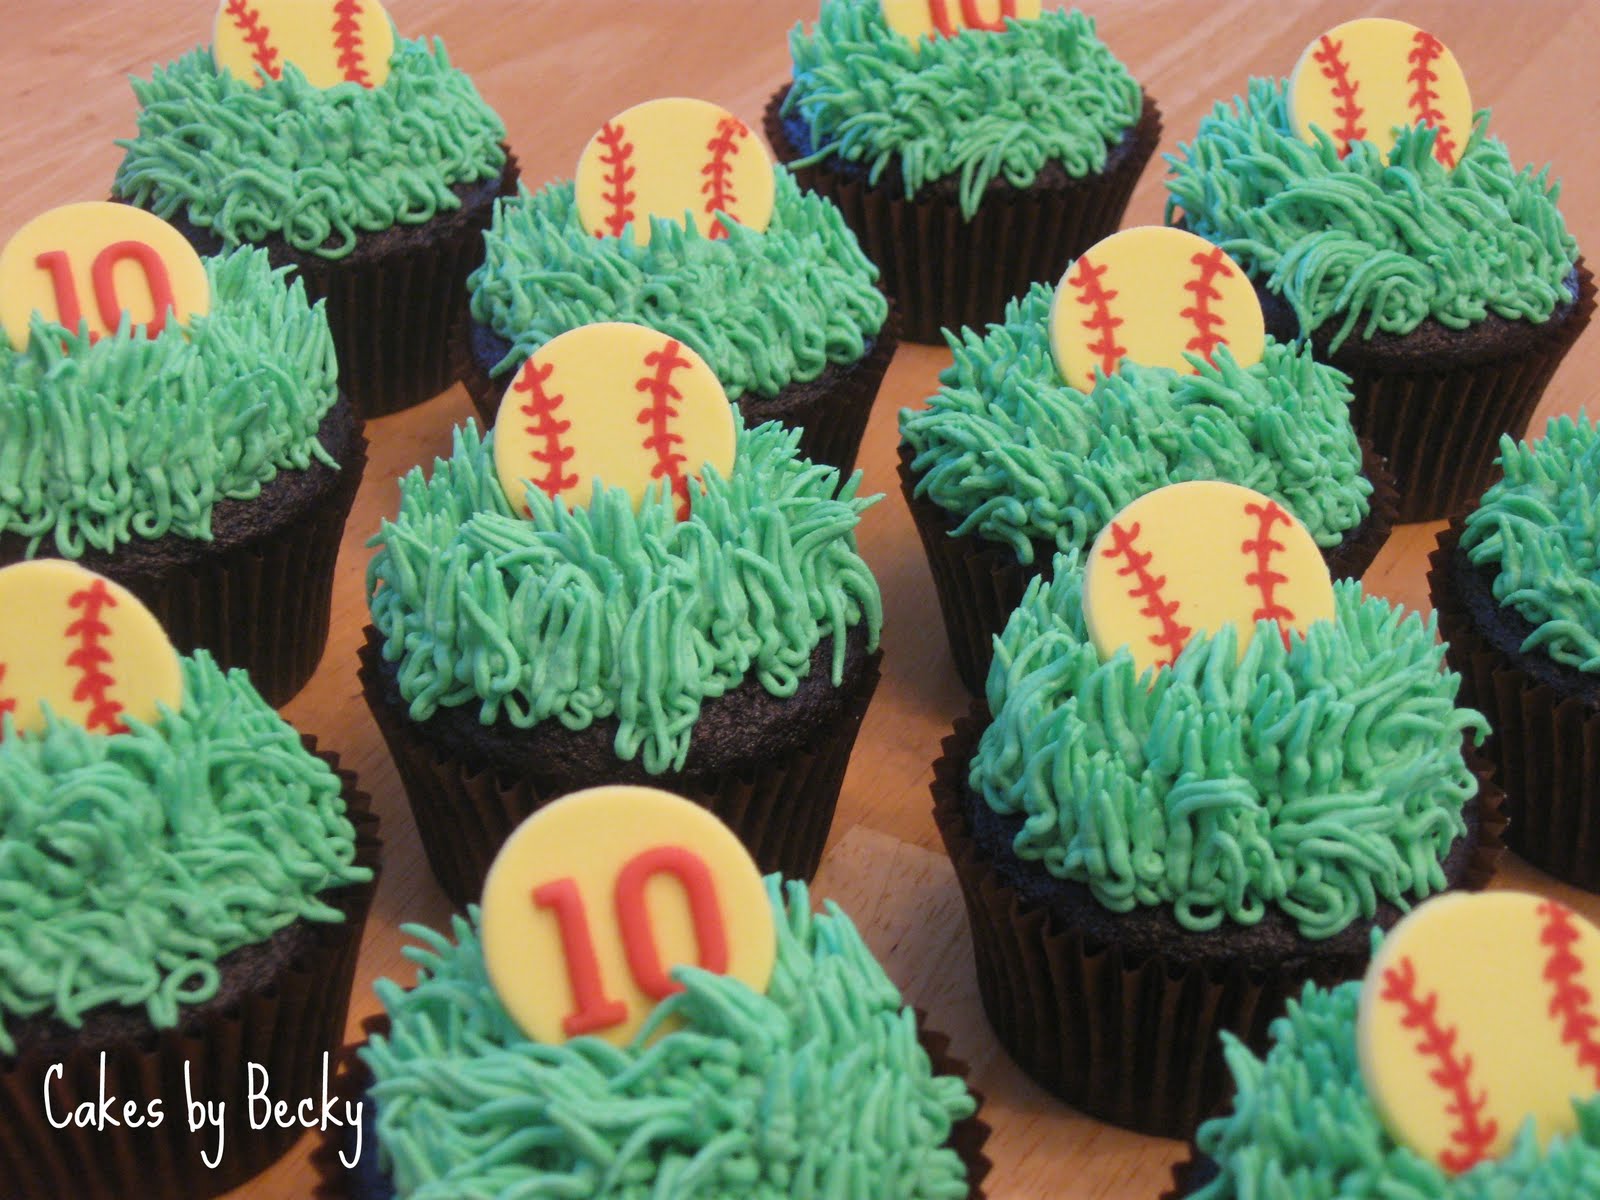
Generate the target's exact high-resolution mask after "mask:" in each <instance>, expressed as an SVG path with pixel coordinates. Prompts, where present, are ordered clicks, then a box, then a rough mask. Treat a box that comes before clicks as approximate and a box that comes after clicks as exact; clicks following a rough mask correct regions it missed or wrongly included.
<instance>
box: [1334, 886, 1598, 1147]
mask: <svg viewBox="0 0 1600 1200" xmlns="http://www.w3.org/2000/svg"><path fill="white" fill-rule="evenodd" d="M1356 1054H1357V1060H1358V1061H1359V1063H1360V1067H1361V1077H1362V1080H1363V1081H1364V1082H1365V1083H1366V1086H1367V1091H1368V1093H1369V1094H1370V1095H1371V1097H1372V1101H1373V1104H1374V1105H1375V1106H1376V1108H1377V1110H1378V1114H1379V1116H1380V1117H1382V1119H1383V1122H1384V1124H1385V1126H1386V1127H1387V1128H1388V1129H1389V1131H1390V1133H1392V1134H1393V1135H1394V1137H1395V1140H1396V1141H1399V1142H1401V1143H1402V1144H1404V1145H1407V1146H1409V1147H1410V1148H1411V1149H1413V1150H1415V1151H1416V1152H1417V1153H1418V1154H1420V1155H1422V1156H1423V1157H1424V1158H1426V1159H1428V1160H1430V1161H1432V1162H1436V1163H1438V1164H1439V1165H1440V1166H1442V1167H1444V1168H1445V1169H1446V1170H1447V1171H1452V1172H1460V1171H1465V1170H1467V1169H1468V1168H1469V1167H1471V1166H1472V1165H1473V1164H1474V1163H1477V1162H1481V1161H1482V1160H1484V1159H1487V1158H1494V1157H1496V1156H1497V1155H1500V1154H1503V1153H1504V1152H1505V1151H1506V1150H1507V1149H1508V1148H1509V1147H1510V1145H1511V1143H1512V1141H1513V1140H1514V1139H1515V1138H1516V1136H1517V1134H1518V1133H1519V1132H1520V1131H1521V1129H1522V1127H1523V1125H1524V1124H1525V1123H1527V1122H1529V1121H1531V1122H1532V1124H1533V1128H1534V1131H1535V1133H1536V1134H1537V1136H1538V1138H1539V1141H1540V1142H1541V1143H1547V1142H1548V1141H1549V1139H1550V1137H1551V1136H1552V1135H1554V1134H1558V1133H1570V1132H1572V1131H1573V1130H1575V1129H1576V1128H1577V1124H1578V1121H1577V1114H1576V1112H1575V1111H1574V1110H1573V1101H1574V1100H1578V1099H1583V1098H1585V1097H1588V1096H1592V1095H1593V1094H1594V1093H1595V1092H1596V1091H1600V929H1596V928H1595V927H1594V926H1593V925H1591V924H1590V923H1589V922H1588V921H1586V920H1584V919H1583V918H1582V917H1580V916H1578V915H1577V914H1576V913H1574V912H1573V911H1572V910H1571V909H1569V908H1568V907H1566V906H1565V905H1564V904H1561V903H1560V902H1559V901H1556V900H1550V899H1546V898H1545V897H1543V896H1530V895H1524V894H1522V893H1520V892H1503V891H1493V892H1482V893H1477V894H1469V893H1461V892H1452V893H1450V894H1448V895H1445V896H1440V897H1438V898H1437V899H1434V900H1430V901H1428V902H1427V903H1426V904H1423V905H1421V906H1420V907H1418V908H1417V909H1416V910H1414V911H1413V912H1411V913H1409V914H1408V915H1407V916H1405V917H1404V918H1403V919H1402V920H1401V921H1400V922H1399V923H1398V924H1397V925H1396V926H1395V927H1394V928H1393V929H1392V930H1391V931H1390V932H1389V935H1388V937H1386V938H1385V939H1384V942H1383V945H1382V947H1381V948H1380V949H1379V951H1378V953H1377V954H1376V955H1375V956H1374V957H1373V959H1372V962H1371V964H1370V965H1369V966H1368V967H1367V973H1366V977H1365V979H1364V980H1363V982H1362V985H1361V1003H1360V1008H1359V1015H1358V1016H1357V1018H1356Z"/></svg>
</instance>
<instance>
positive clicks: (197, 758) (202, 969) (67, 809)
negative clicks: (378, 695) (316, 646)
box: [0, 562, 378, 1200]
mask: <svg viewBox="0 0 1600 1200" xmlns="http://www.w3.org/2000/svg"><path fill="white" fill-rule="evenodd" d="M24 596H27V597H31V600H29V601H27V604H28V607H27V608H26V610H25V611H27V612H28V613H29V619H28V620H27V621H26V622H21V621H17V622H13V623H12V627H11V631H10V632H8V633H7V634H5V635H4V639H3V646H0V653H3V657H4V660H5V663H6V670H5V672H4V676H3V680H0V688H3V689H4V700H3V703H0V712H3V713H4V714H5V715H4V716H3V717H0V734H3V739H0V892H4V894H5V895H6V896H7V897H9V901H8V903H7V905H6V914H5V916H4V917H3V918H0V965H3V970H0V1157H3V1159H4V1161H5V1162H6V1163H7V1164H8V1165H7V1171H6V1194H7V1195H8V1196H13V1197H19V1198H24V1200H29V1198H33V1197H39V1198H47V1197H48V1198H54V1197H60V1196H81V1197H107V1198H111V1197H126V1196H129V1195H135V1194H137V1195H139V1196H148V1197H158V1198H159V1197H172V1198H174V1200H178V1198H182V1200H194V1198H196V1197H205V1196H212V1195H215V1194H217V1193H219V1192H222V1191H226V1190H227V1189H228V1188H230V1187H233V1186H235V1185H237V1184H239V1183H241V1182H243V1181H244V1180H246V1179H248V1178H249V1177H251V1176H252V1175H254V1174H256V1173H257V1172H259V1171H261V1170H263V1169H264V1168H265V1167H266V1166H268V1165H269V1164H270V1163H271V1162H273V1161H274V1160H275V1159H277V1158H278V1157H280V1156H281V1155H282V1154H284V1153H285V1152H286V1151H287V1150H288V1149H289V1148H290V1146H292V1145H293V1143H294V1142H295V1141H296V1140H297V1138H298V1136H299V1134H300V1132H301V1131H300V1130H299V1129H298V1128H294V1129H282V1128H279V1127H277V1126H269V1127H268V1128H266V1129H264V1130H258V1129H253V1128H251V1126H250V1124H249V1123H248V1121H247V1111H248V1110H247V1103H248V1101H247V1089H248V1088H249V1087H250V1086H251V1085H252V1083H253V1084H254V1085H255V1086H257V1087H259V1086H261V1084H260V1078H259V1073H256V1074H257V1077H256V1078H255V1079H254V1080H252V1079H251V1078H250V1074H251V1073H250V1072H247V1069H246V1067H247V1064H257V1065H259V1067H260V1069H261V1070H264V1071H265V1072H266V1076H267V1079H268V1080H269V1081H270V1088H271V1090H272V1094H273V1095H274V1096H275V1097H282V1096H292V1097H296V1098H298V1097H302V1096H314V1095H316V1094H317V1093H318V1088H319V1086H320V1080H321V1077H322V1071H323V1069H324V1057H325V1055H327V1054H329V1053H331V1052H332V1051H334V1050H335V1049H336V1048H337V1047H338V1046H339V1044H340V1042H341V1040H342V1037H343V1032H344V1017H345V1005H346V1001H347V999H348V997H349V993H350V987H351V981H352V976H353V972H354V969H355V960H356V952H357V948H358V946H359V944H360V941H361V931H362V928H363V925H364V924H365V920H366V913H367V908H368V905H369V903H370V901H371V897H372V893H373V890H374V886H375V885H374V875H375V870H376V866H377V857H378V842H377V839H376V837H375V836H374V830H375V828H376V820H375V818H373V817H372V816H371V815H369V814H368V812H367V805H368V798H367V797H366V795H365V794H364V793H362V792H359V791H357V790H356V786H355V777H354V776H353V775H351V774H350V773H349V772H348V771H341V770H339V769H338V763H337V760H336V759H335V758H334V757H333V756H331V755H325V754H320V753H317V752H316V749H315V744H314V743H313V742H312V741H310V740H309V739H304V740H303V739H302V738H301V737H300V736H299V735H298V734H296V733H295V731H294V730H293V729H292V728H290V727H289V726H288V725H287V724H286V723H284V721H283V720H281V719H280V718H279V717H278V716H277V714H276V713H274V712H273V711H272V709H271V708H270V707H269V706H268V704H267V703H266V702H265V701H264V700H263V699H262V698H261V697H260V696H259V695H258V694H257V692H256V691H255V689H254V688H253V687H252V686H251V684H250V681H249V679H248V678H247V677H246V675H245V674H244V673H243V672H241V671H232V672H224V671H223V670H221V669H220V668H219V667H218V666H217V665H216V663H215V662H214V661H213V660H212V658H211V657H210V656H209V655H208V654H206V653H205V652H204V651H200V652H197V653H196V654H194V655H193V656H183V657H181V658H180V657H179V656H178V655H176V653H175V652H174V651H173V649H172V647H171V646H170V645H168V644H166V643H164V642H162V641H161V640H160V631H159V627H158V626H157V625H156V624H155V622H154V619H153V618H152V617H151V616H150V614H149V613H148V611H146V610H143V609H142V608H140V606H139V604H138V601H137V600H136V599H135V598H134V597H133V596H132V595H130V594H129V593H128V592H126V591H124V590H122V589H121V588H120V587H118V586H117V585H116V584H114V583H110V582H109V581H107V580H105V579H103V578H102V577H99V576H95V575H93V574H91V573H90V572H88V571H85V570H84V569H83V568H81V567H78V566H76V565H75V564H70V563H63V562H43V563H25V564H21V565H18V566H13V567H8V568H6V569H5V570H4V571H0V599H3V602H4V604H5V606H6V611H7V612H10V613H13V614H14V613H16V612H18V611H24V610H23V609H21V608H19V607H18V606H19V605H21V604H22V603H24V600H23V597H24ZM52 614H54V615H52ZM57 630H59V631H60V636H59V637H57V636H56V631H57ZM68 651H71V654H70V656H69V655H68V653H67V652H68ZM58 652H59V655H58ZM63 661H65V664H66V666H65V669H62V668H60V667H59V664H60V663H61V662H63ZM75 684H76V685H81V686H79V687H78V690H77V691H74V690H72V689H73V686H74V685H75ZM40 700H43V701H44V702H45V705H46V707H41V705H40V703H39V701H40ZM107 1097H110V1098H111V1099H110V1101H109V1108H107V1107H106V1106H105V1105H103V1104H101V1103H100V1102H102V1101H105V1100H106V1098H107ZM186 1098H189V1099H193V1100H195V1101H203V1102H205V1103H207V1104H209V1105H210V1106H211V1108H210V1109H208V1110H207V1113H208V1116H207V1119H206V1122H205V1123H204V1124H203V1125H202V1127H201V1128H199V1129H195V1130H193V1131H191V1122H192V1121H193V1119H194V1117H193V1113H192V1112H188V1117H189V1119H187V1120H186V1109H185V1107H184V1105H185V1102H186ZM219 1106H223V1107H219ZM212 1113H216V1114H218V1116H217V1118H216V1120H215V1121H213V1120H212V1119H211V1116H210V1114H212ZM88 1114H96V1115H95V1116H93V1117H91V1116H89V1115H88ZM108 1114H109V1115H108Z"/></svg>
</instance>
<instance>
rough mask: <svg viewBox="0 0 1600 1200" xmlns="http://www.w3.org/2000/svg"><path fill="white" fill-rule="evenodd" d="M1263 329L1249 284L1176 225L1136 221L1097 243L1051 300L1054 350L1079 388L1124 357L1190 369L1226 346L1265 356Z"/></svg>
mask: <svg viewBox="0 0 1600 1200" xmlns="http://www.w3.org/2000/svg"><path fill="white" fill-rule="evenodd" d="M1266 337H1267V334H1266V325H1265V323H1264V321H1263V320H1262V316H1261V302H1260V301H1259V300H1258V299H1257V298H1256V292H1255V288H1253V287H1251V286H1250V280H1249V279H1248V278H1247V277H1246V276H1245V273H1244V271H1243V270H1242V269H1241V268H1240V267H1239V264H1238V263H1236V262H1234V261H1233V259H1231V258H1229V257H1228V256H1227V255H1226V254H1225V253H1223V251H1222V250H1221V248H1220V247H1217V246H1213V245H1212V244H1211V243H1210V242H1208V241H1206V240H1205V239H1204V238H1202V237H1197V236H1196V235H1195V234H1192V233H1189V232H1187V231H1186V230H1182V229H1171V228H1167V227H1165V226H1161V225H1141V226H1137V227H1135V228H1133V229H1124V230H1123V231H1122V232H1121V233H1114V234H1112V235H1111V236H1110V237H1108V238H1105V239H1103V240H1102V241H1099V242H1097V243H1095V245H1093V246H1091V247H1090V248H1089V249H1088V250H1086V251H1085V252H1084V253H1083V254H1082V255H1080V256H1079V257H1078V259H1077V261H1076V262H1074V263H1073V264H1072V266H1071V267H1069V268H1068V269H1067V273H1066V274H1065V275H1064V276H1062V279H1061V283H1060V285H1059V286H1058V287H1057V288H1056V295H1055V299H1054V301H1052V303H1051V305H1050V352H1051V354H1052V355H1053V356H1054V358H1055V362H1056V370H1058V371H1059V372H1060V373H1061V378H1062V379H1064V380H1065V381H1066V382H1067V383H1069V384H1071V385H1072V386H1073V387H1075V388H1077V389H1079V390H1080V391H1085V392H1087V391H1089V390H1090V389H1092V388H1093V387H1094V381H1095V377H1096V372H1100V373H1103V374H1106V375H1110V374H1112V373H1113V372H1114V371H1115V370H1116V369H1117V365H1118V364H1119V363H1120V362H1121V361H1122V360H1123V359H1124V358H1126V359H1128V360H1130V361H1132V362H1136V363H1141V364H1143V365H1144V366H1147V367H1172V368H1173V369H1174V370H1177V371H1181V372H1183V373H1184V374H1189V373H1190V372H1192V371H1193V370H1194V366H1193V364H1191V363H1190V362H1189V360H1188V359H1187V358H1186V357H1185V355H1190V354H1193V355H1196V356H1198V357H1199V358H1203V359H1205V360H1206V361H1208V362H1209V361H1211V355H1212V352H1213V351H1214V350H1215V349H1216V348H1217V347H1218V346H1227V347H1228V351H1229V353H1231V354H1232V355H1233V357H1234V360H1235V361H1236V362H1238V363H1239V364H1240V365H1241V366H1246V367H1248V366H1251V365H1252V364H1254V363H1257V362H1259V361H1260V360H1261V351H1262V349H1263V348H1264V347H1265V345H1266Z"/></svg>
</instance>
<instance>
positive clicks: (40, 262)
mask: <svg viewBox="0 0 1600 1200" xmlns="http://www.w3.org/2000/svg"><path fill="white" fill-rule="evenodd" d="M124 259H132V260H133V261H134V262H137V263H138V264H139V266H140V268H141V269H142V270H143V271H144V279H145V286H147V287H148V288H149V289H150V303H151V306H152V308H151V311H152V312H153V313H154V315H153V316H152V317H151V319H150V324H149V325H148V326H146V327H145V336H146V337H155V336H156V335H157V334H158V333H160V332H161V331H162V330H163V329H165V328H166V325H167V313H168V312H169V311H170V310H171V309H172V308H173V307H175V304H174V301H173V296H172V277H171V276H170V275H169V274H168V273H167V264H166V263H165V262H163V261H162V260H161V254H160V253H159V252H158V251H157V250H156V248H155V247H154V246H152V245H150V244H149V243H148V242H135V241H125V242H112V243H111V245H109V246H107V247H106V248H105V249H104V250H102V251H100V253H99V254H97V255H95V258H94V264H93V265H92V266H91V267H90V269H89V272H90V276H91V278H92V279H93V280H94V299H95V306H96V307H97V308H98V309H99V310H100V324H101V325H103V326H104V327H105V328H106V329H107V330H108V331H110V330H115V329H116V328H117V325H118V324H119V323H120V322H121V320H122V312H123V308H124V305H123V304H122V302H121V301H120V300H119V299H118V297H117V281H116V277H115V275H114V274H113V272H114V271H115V270H116V267H117V264H118V263H120V262H122V261H123V260H124ZM33 261H34V265H35V266H37V267H38V268H39V269H40V270H41V271H48V272H50V282H51V285H52V286H53V287H54V288H55V293H56V311H57V313H58V314H59V316H60V319H61V324H63V325H65V326H66V327H67V328H68V329H70V330H72V331H73V332H77V329H78V326H79V325H80V324H81V323H82V321H83V305H82V304H81V303H80V302H79V300H78V283H77V280H75V279H74V278H73V277H72V261H71V259H70V258H68V256H67V252H66V251H65V250H46V251H45V252H44V253H43V254H40V255H38V256H37V257H35V258H34V260H33ZM99 337H100V335H99V334H98V333H96V332H94V331H92V330H91V331H90V333H89V340H90V341H97V340H98V339H99Z"/></svg>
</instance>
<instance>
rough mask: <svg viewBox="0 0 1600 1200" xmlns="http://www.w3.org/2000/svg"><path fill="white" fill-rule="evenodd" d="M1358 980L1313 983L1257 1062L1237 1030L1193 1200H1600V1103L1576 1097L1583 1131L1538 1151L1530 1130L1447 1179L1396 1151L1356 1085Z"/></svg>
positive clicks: (1203, 1137) (1202, 1137) (1203, 1132)
mask: <svg viewBox="0 0 1600 1200" xmlns="http://www.w3.org/2000/svg"><path fill="white" fill-rule="evenodd" d="M1360 996H1361V981H1360V980H1353V981H1351V982H1349V983H1343V984H1340V985H1339V986H1337V987H1335V988H1333V989H1332V990H1331V991H1325V990H1323V989H1322V988H1318V987H1315V986H1312V985H1307V987H1306V990H1305V994H1304V995H1303V996H1302V997H1301V998H1300V1000H1299V1002H1298V1003H1295V1002H1293V1001H1291V1002H1290V1004H1289V1007H1288V1012H1287V1014H1286V1015H1285V1016H1282V1017H1279V1018H1278V1019H1277V1020H1276V1021H1275V1022H1273V1025H1272V1037H1273V1045H1272V1048H1271V1049H1270V1050H1269V1051H1268V1052H1267V1055H1266V1057H1265V1058H1264V1059H1259V1058H1257V1057H1256V1056H1255V1055H1254V1054H1252V1053H1251V1052H1250V1051H1249V1050H1248V1049H1246V1048H1245V1047H1244V1046H1243V1045H1242V1044H1240V1043H1239V1041H1238V1040H1237V1039H1235V1038H1233V1037H1232V1036H1231V1035H1230V1034H1226V1033H1225V1034H1223V1035H1222V1037H1223V1041H1224V1043H1225V1048H1224V1053H1225V1055H1226V1057H1227V1061H1228V1067H1229V1069H1230V1070H1231V1071H1232V1072H1233V1078H1234V1082H1235V1085H1236V1092H1235V1095H1234V1101H1233V1111H1232V1112H1231V1113H1230V1114H1229V1115H1227V1116H1225V1117H1219V1118H1217V1119H1215V1120H1212V1121H1207V1122H1206V1123H1205V1124H1204V1125H1202V1126H1200V1131H1199V1134H1198V1135H1197V1139H1196V1140H1197V1142H1198V1145H1199V1148H1200V1151H1201V1153H1202V1154H1205V1155H1206V1156H1208V1157H1209V1158H1211V1159H1212V1160H1213V1161H1214V1162H1215V1163H1216V1164H1217V1166H1218V1167H1219V1168H1220V1171H1221V1173H1220V1174H1219V1175H1218V1177H1217V1178H1216V1179H1214V1180H1212V1181H1211V1182H1210V1183H1208V1184H1207V1185H1206V1186H1204V1187H1202V1188H1200V1189H1199V1190H1197V1191H1195V1192H1194V1193H1192V1200H1373V1198H1374V1197H1376V1198H1380V1200H1577V1198H1578V1197H1581V1196H1596V1195H1600V1097H1590V1098H1588V1099H1583V1100H1577V1101H1575V1102H1574V1108H1575V1110H1576V1113H1577V1121H1578V1130H1577V1132H1576V1133H1574V1134H1571V1135H1565V1136H1559V1137H1555V1138H1552V1139H1551V1141H1550V1145H1549V1147H1548V1148H1546V1149H1543V1150H1541V1149H1540V1148H1539V1142H1538V1139H1537V1138H1536V1137H1535V1135H1534V1132H1533V1127H1532V1126H1531V1125H1527V1126H1524V1127H1523V1129H1522V1130H1521V1132H1520V1134H1519V1136H1518V1138H1517V1140H1516V1142H1515V1143H1513V1145H1512V1146H1511V1148H1510V1149H1509V1150H1508V1151H1507V1152H1506V1153H1505V1154H1503V1155H1502V1156H1500V1157H1499V1158H1495V1159H1489V1160H1487V1161H1485V1162H1481V1163H1479V1164H1478V1165H1477V1166H1475V1167H1473V1168H1472V1169H1471V1170H1468V1171H1464V1172H1462V1173H1461V1174H1459V1175H1452V1174H1450V1173H1449V1172H1447V1171H1445V1170H1444V1169H1443V1168H1441V1167H1439V1166H1437V1165H1436V1164H1434V1163H1432V1162H1429V1161H1428V1160H1427V1159H1425V1158H1422V1157H1421V1156H1420V1155H1418V1154H1417V1153H1416V1152H1415V1151H1413V1150H1410V1149H1408V1148H1406V1147H1404V1146H1400V1145H1398V1144H1396V1142H1395V1140H1394V1138H1393V1137H1392V1136H1391V1135H1390V1134H1389V1132H1388V1130H1387V1129H1385V1128H1384V1124H1383V1121H1382V1119H1381V1118H1380V1117H1379V1116H1378V1112H1377V1109H1376V1108H1375V1107H1374V1105H1373V1102H1372V1098H1371V1097H1370V1096H1369V1095H1368V1094H1367V1089H1366V1087H1365V1086H1364V1085H1363V1083H1362V1081H1361V1072H1360V1067H1359V1065H1358V1062H1357V1058H1356V1013H1357V1008H1358V1004H1359V1000H1360Z"/></svg>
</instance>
